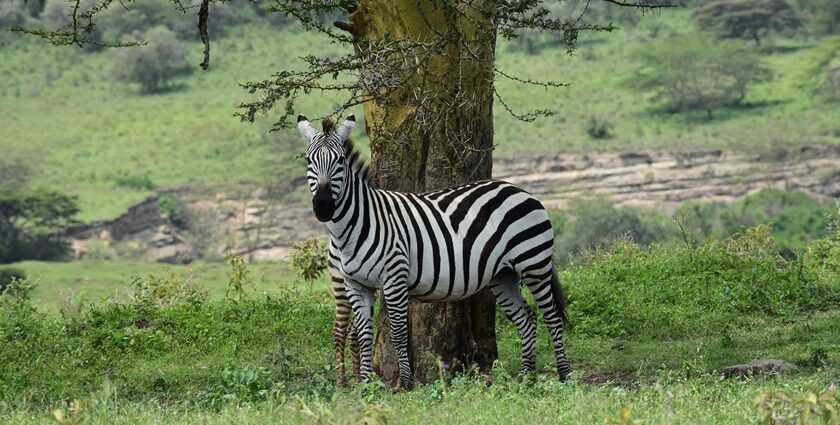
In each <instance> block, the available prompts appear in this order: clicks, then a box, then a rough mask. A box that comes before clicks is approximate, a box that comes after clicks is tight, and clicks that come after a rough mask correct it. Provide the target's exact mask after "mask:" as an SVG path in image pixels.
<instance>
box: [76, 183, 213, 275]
mask: <svg viewBox="0 0 840 425" xmlns="http://www.w3.org/2000/svg"><path fill="white" fill-rule="evenodd" d="M59 235H60V236H62V237H64V238H66V239H69V240H70V246H71V249H72V250H73V252H74V254H75V255H76V257H84V256H86V255H88V254H89V253H90V251H91V248H92V246H93V245H104V246H105V247H109V246H110V245H111V244H112V243H114V242H128V241H131V242H133V243H134V246H136V247H137V248H139V249H136V251H138V252H136V255H139V256H141V257H143V258H145V259H148V260H152V261H157V262H161V263H170V264H187V263H190V262H192V261H193V260H195V259H196V257H197V255H196V254H197V253H196V251H195V250H194V249H193V247H192V246H191V245H190V243H189V242H188V241H187V239H186V238H184V236H183V235H181V234H180V233H178V232H177V231H176V229H175V227H174V226H172V223H170V222H169V220H168V219H167V218H166V216H165V215H162V214H161V213H160V212H159V210H158V207H157V198H156V197H151V198H148V199H146V200H144V201H143V202H141V203H139V204H136V205H134V206H132V207H130V208H129V209H128V210H127V211H126V212H125V213H123V214H122V215H120V216H119V217H117V218H115V219H113V220H106V221H97V222H93V223H90V224H83V225H78V226H73V227H70V228H67V229H64V230H63V231H62V232H61V233H60V234H59Z"/></svg>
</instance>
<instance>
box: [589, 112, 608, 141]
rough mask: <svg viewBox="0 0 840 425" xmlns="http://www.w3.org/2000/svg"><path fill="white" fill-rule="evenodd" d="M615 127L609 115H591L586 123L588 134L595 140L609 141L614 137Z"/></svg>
mask: <svg viewBox="0 0 840 425" xmlns="http://www.w3.org/2000/svg"><path fill="white" fill-rule="evenodd" d="M614 127H615V126H614V125H613V122H612V120H611V119H610V117H609V116H608V115H607V114H598V115H590V116H589V121H587V123H586V134H588V135H589V137H591V138H593V139H609V138H611V137H613V132H612V131H613V128H614Z"/></svg>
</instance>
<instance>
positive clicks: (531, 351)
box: [490, 273, 537, 372]
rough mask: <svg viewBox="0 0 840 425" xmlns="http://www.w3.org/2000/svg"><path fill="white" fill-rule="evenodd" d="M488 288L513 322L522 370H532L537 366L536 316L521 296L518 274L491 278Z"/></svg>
mask: <svg viewBox="0 0 840 425" xmlns="http://www.w3.org/2000/svg"><path fill="white" fill-rule="evenodd" d="M491 285H492V286H491V287H490V290H491V291H492V292H493V296H494V297H496V303H498V304H499V306H500V307H501V308H502V310H503V311H504V312H505V316H507V318H508V320H510V321H511V322H513V325H514V326H515V327H516V330H517V331H518V332H519V339H520V342H521V343H522V371H523V372H532V371H533V370H534V369H535V368H536V366H537V354H536V353H537V324H536V323H537V320H536V319H537V318H536V314H534V310H532V309H531V306H529V305H528V303H527V302H526V301H525V298H523V297H522V290H521V289H520V288H519V276H518V275H516V274H514V273H509V274H503V275H500V276H497V277H494V278H493V281H492V282H491Z"/></svg>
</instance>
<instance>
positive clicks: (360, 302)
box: [344, 279, 375, 382]
mask: <svg viewBox="0 0 840 425" xmlns="http://www.w3.org/2000/svg"><path fill="white" fill-rule="evenodd" d="M344 285H345V287H346V288H347V294H348V295H349V296H350V303H351V304H352V305H353V329H354V331H355V333H356V337H357V339H358V341H359V358H360V359H359V380H361V381H363V382H364V381H367V380H368V379H369V378H370V375H372V374H373V342H374V334H373V303H374V300H375V298H374V292H373V290H371V289H370V288H367V287H365V286H362V285H359V284H357V283H355V282H351V281H350V280H347V279H345V281H344Z"/></svg>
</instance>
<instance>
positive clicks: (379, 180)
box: [350, 0, 497, 384]
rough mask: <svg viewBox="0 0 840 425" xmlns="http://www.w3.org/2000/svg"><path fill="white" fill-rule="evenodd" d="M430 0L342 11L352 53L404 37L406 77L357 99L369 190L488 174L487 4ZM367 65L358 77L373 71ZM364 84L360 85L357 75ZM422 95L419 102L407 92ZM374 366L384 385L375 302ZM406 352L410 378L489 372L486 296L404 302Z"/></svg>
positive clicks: (390, 356) (387, 362) (387, 374)
mask: <svg viewBox="0 0 840 425" xmlns="http://www.w3.org/2000/svg"><path fill="white" fill-rule="evenodd" d="M455 7H456V6H452V5H447V4H446V2H441V1H435V0H364V1H360V2H359V3H358V8H357V9H356V10H355V11H354V12H353V13H352V14H351V15H350V20H351V22H352V31H353V35H354V38H355V39H356V44H355V45H356V49H357V51H358V52H359V54H369V53H368V52H367V51H366V49H365V45H366V43H368V42H370V41H382V40H411V41H413V42H417V43H420V44H422V45H418V46H417V48H416V49H414V53H415V55H412V54H406V53H404V52H403V53H398V54H401V55H403V56H404V62H405V63H406V64H407V66H406V72H405V73H404V76H405V81H403V83H402V84H400V85H399V87H400V88H399V89H397V90H395V91H392V92H390V93H389V94H388V96H387V99H386V100H385V101H379V102H377V101H370V102H367V103H366V104H365V123H366V125H367V133H368V135H369V136H370V139H371V156H372V158H371V160H372V161H371V162H372V164H371V165H372V170H373V175H374V181H375V183H376V184H377V186H378V187H380V188H383V189H390V190H399V191H407V192H424V191H430V190H435V189H440V188H444V187H448V186H452V185H455V184H459V183H466V182H469V181H475V180H482V179H487V178H490V174H491V166H492V158H491V150H492V147H493V74H494V68H493V59H494V53H495V52H494V50H495V37H496V34H495V31H496V29H495V25H494V23H493V22H492V20H491V13H490V12H492V5H491V2H490V1H486V0H479V1H475V2H473V3H471V5H470V6H469V7H462V8H461V9H455ZM374 73H375V70H373V71H369V73H368V74H367V75H362V79H363V80H364V79H365V78H376V75H371V74H374ZM363 84H364V82H363ZM418 97H419V98H420V99H423V102H422V106H420V107H417V106H409V105H416V104H417V102H416V101H409V99H416V98H418ZM378 326H379V328H378V329H379V331H378V334H377V338H376V348H375V355H374V367H375V369H376V372H377V373H378V374H379V375H380V376H381V377H382V379H383V380H384V381H385V382H387V383H391V384H394V383H395V382H396V379H397V377H398V368H397V357H396V353H395V351H394V349H393V346H392V344H391V341H390V326H389V325H388V318H387V308H380V319H379V324H378ZM409 336H410V337H409V338H410V347H409V349H410V358H411V362H412V369H413V371H414V376H415V380H416V381H417V382H429V381H430V380H433V379H434V378H435V377H437V376H438V374H439V361H442V362H443V363H444V364H446V365H449V366H451V367H453V368H463V367H464V366H465V365H468V364H471V363H476V364H478V365H479V367H480V368H481V369H482V370H484V371H489V369H490V367H491V366H492V363H493V361H494V360H495V359H496V358H497V348H496V334H495V303H494V300H493V296H492V294H491V293H490V292H489V291H487V290H485V291H482V292H481V293H479V294H477V295H476V296H474V297H472V298H470V299H467V300H464V301H461V302H455V303H420V302H414V301H412V302H411V304H410V307H409Z"/></svg>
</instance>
